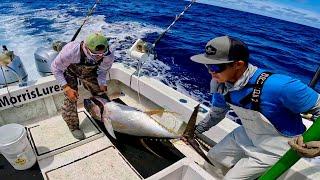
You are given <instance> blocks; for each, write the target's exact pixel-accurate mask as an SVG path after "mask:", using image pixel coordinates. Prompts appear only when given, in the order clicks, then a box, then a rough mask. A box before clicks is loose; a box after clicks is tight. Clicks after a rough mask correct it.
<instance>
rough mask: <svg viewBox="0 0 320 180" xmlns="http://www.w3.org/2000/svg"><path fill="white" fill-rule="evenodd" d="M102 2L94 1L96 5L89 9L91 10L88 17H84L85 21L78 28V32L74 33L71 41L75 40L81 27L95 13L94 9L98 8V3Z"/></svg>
mask: <svg viewBox="0 0 320 180" xmlns="http://www.w3.org/2000/svg"><path fill="white" fill-rule="evenodd" d="M99 2H100V0H96V2H95V3H94V5H93V6H92V8H91V9H89V12H88V14H87V16H86V18H85V19H84V21H83V22H82V24H81V26H80V27H79V28H78V30H77V31H76V33H75V34H74V35H73V37H72V39H71V41H74V40H75V39H76V38H77V36H78V34H79V33H80V31H81V29H82V26H83V25H84V24H85V23H86V22H87V20H88V19H89V17H90V16H91V15H92V14H93V12H94V10H95V9H96V7H97V4H98V3H99Z"/></svg>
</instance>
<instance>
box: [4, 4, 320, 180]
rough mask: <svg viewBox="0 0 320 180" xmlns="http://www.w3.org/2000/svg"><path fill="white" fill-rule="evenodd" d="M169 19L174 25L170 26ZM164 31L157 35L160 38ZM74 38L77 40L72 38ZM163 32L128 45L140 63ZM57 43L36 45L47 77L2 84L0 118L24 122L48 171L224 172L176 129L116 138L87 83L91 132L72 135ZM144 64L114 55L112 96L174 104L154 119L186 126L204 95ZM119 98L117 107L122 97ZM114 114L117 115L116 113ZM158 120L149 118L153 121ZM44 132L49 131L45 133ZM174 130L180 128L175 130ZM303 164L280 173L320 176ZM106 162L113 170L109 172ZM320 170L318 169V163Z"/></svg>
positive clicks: (173, 175) (133, 105) (56, 174)
mask: <svg viewBox="0 0 320 180" xmlns="http://www.w3.org/2000/svg"><path fill="white" fill-rule="evenodd" d="M192 2H194V1H192ZM190 6H191V4H190ZM190 6H189V7H190ZM185 10H187V8H186V9H185ZM183 12H184V11H183ZM181 14H183V13H181ZM177 19H178V18H176V19H175V21H176V20H177ZM175 21H174V22H175ZM174 22H173V23H172V25H173V24H174ZM81 27H82V26H81ZM170 27H171V25H170V26H169V27H168V29H167V30H169V28H170ZM167 30H166V31H167ZM79 31H80V30H79ZM166 31H165V32H166ZM165 32H164V33H165ZM164 33H163V34H161V35H160V38H161V37H162V36H163V35H164ZM74 37H76V36H74ZM72 39H73V40H74V38H72ZM158 40H160V39H157V40H156V41H155V42H154V43H153V44H150V43H146V42H144V41H142V40H137V41H136V43H134V45H133V46H132V48H131V49H130V50H129V54H130V55H131V56H132V57H135V58H137V59H139V63H142V64H143V62H144V61H146V60H150V59H154V58H155V57H156V54H154V49H155V45H156V44H157V42H158ZM61 45H63V44H61ZM59 49H61V48H60V47H59V48H56V49H52V48H39V49H38V50H37V51H36V52H35V54H34V55H35V60H36V64H37V68H38V71H39V73H40V74H41V76H47V77H43V78H39V79H38V80H37V81H36V82H32V83H29V84H28V86H26V87H17V86H10V87H8V89H1V90H0V110H1V112H0V123H1V125H4V124H8V123H20V124H23V125H25V126H26V127H27V133H28V137H29V140H30V142H31V144H32V148H33V150H34V151H35V154H36V157H37V162H38V164H39V168H40V170H41V173H42V175H43V178H44V179H59V178H60V179H76V178H83V179H84V178H87V179H103V178H114V179H179V178H181V179H184V178H190V177H191V178H192V179H220V178H223V174H222V173H221V171H220V169H218V168H217V167H213V166H211V165H210V164H208V163H206V162H205V160H204V159H203V158H202V157H201V156H199V155H198V153H197V152H196V151H195V150H194V149H193V148H191V147H190V146H188V145H187V144H185V143H184V142H183V141H180V140H177V139H175V140H167V139H165V140H166V141H164V139H163V138H162V137H165V138H167V137H166V136H171V135H172V134H169V135H168V134H166V135H164V134H161V135H157V136H155V137H154V136H153V138H150V137H152V136H151V135H147V136H146V137H145V138H146V139H144V142H141V145H142V146H141V147H140V146H139V143H137V144H138V145H137V144H134V147H131V145H132V144H130V143H129V142H128V141H133V142H136V139H135V138H133V137H131V136H125V135H123V134H116V135H115V136H116V137H117V140H114V139H113V138H111V137H110V136H109V135H108V133H107V132H109V134H111V136H114V134H112V133H110V131H109V130H110V129H108V126H106V127H105V126H104V125H103V124H101V122H99V121H96V120H94V118H92V117H91V116H90V114H91V115H92V113H90V112H87V111H86V110H85V109H84V108H83V107H82V106H84V104H82V103H81V101H82V100H83V99H84V98H89V97H90V95H89V93H88V92H87V91H84V89H83V88H80V94H81V98H82V99H80V100H79V101H78V102H80V104H79V107H80V108H78V112H79V113H78V114H79V117H80V122H81V129H84V133H85V136H86V139H84V140H77V139H75V138H73V137H72V135H71V133H70V132H69V131H68V128H67V126H66V124H65V123H64V121H63V120H62V117H61V115H60V111H61V108H60V107H61V105H62V100H63V98H64V97H63V93H62V92H63V91H62V88H61V87H60V85H58V83H57V82H56V81H55V79H54V77H53V76H50V74H51V70H50V68H49V67H50V65H51V63H52V61H53V60H54V58H55V57H56V55H57V54H58V51H59ZM12 62H13V61H12ZM17 62H18V61H17ZM17 67H19V65H18V66H17ZM140 70H141V66H138V69H135V68H131V67H128V66H126V65H124V64H122V63H115V64H114V65H113V67H112V69H111V70H110V72H109V73H108V75H107V76H108V79H109V84H108V95H109V97H110V98H111V99H113V100H115V101H117V102H121V103H123V106H121V107H123V108H124V107H127V108H128V107H129V106H130V108H129V109H131V110H132V109H139V110H143V112H148V111H152V110H154V109H161V110H163V111H168V112H174V113H172V114H170V113H165V114H159V115H154V116H152V121H155V122H154V123H156V124H158V125H159V127H161V128H162V130H164V132H165V133H168V132H169V133H173V134H175V135H176V134H182V132H183V131H185V129H186V126H187V124H188V123H189V122H188V120H189V119H191V117H194V107H195V106H196V105H198V104H199V102H197V101H195V100H193V99H191V98H189V97H187V96H185V95H183V94H182V93H179V92H178V91H175V90H174V89H172V88H170V87H168V86H166V85H164V84H163V83H161V82H159V81H158V80H155V79H153V78H149V77H145V76H143V75H141V74H140ZM16 74H17V73H16ZM48 75H49V76H48ZM15 76H16V75H15ZM15 81H16V80H15ZM20 81H21V80H20ZM6 84H7V83H6ZM115 106H116V107H119V106H120V105H115ZM208 111H209V109H208V107H206V106H204V105H201V106H200V108H199V113H197V114H196V116H195V117H197V121H198V122H199V121H200V120H202V119H203V118H204V117H205V116H207V115H208ZM140 115H141V114H140ZM141 117H142V116H141ZM116 118H119V116H118V117H116ZM116 118H115V119H113V122H117V121H118V120H120V119H116ZM121 120H123V119H121ZM124 120H126V119H124ZM139 120H141V121H142V122H139V125H140V124H144V123H145V124H144V126H146V125H150V124H151V122H150V119H148V118H146V117H144V116H143V118H142V119H139ZM143 121H147V122H143ZM154 123H153V124H152V125H153V126H156V124H154ZM115 124H116V123H115ZM118 125H119V124H118ZM126 125H129V124H128V122H126V121H122V122H121V124H120V125H119V126H118V127H117V128H118V129H117V128H114V129H116V130H117V131H118V132H121V130H123V131H122V133H126V134H130V133H127V132H129V131H128V129H126V128H125V127H124V126H126ZM237 126H238V125H237V124H235V123H234V122H232V121H230V120H229V119H224V120H223V121H222V122H221V123H220V124H219V125H218V126H216V127H214V128H212V129H211V130H210V131H208V132H206V133H205V134H204V135H203V136H202V137H201V139H198V141H200V142H201V141H205V142H203V143H202V145H204V146H206V147H204V148H203V150H205V149H207V148H208V147H209V146H214V144H216V143H218V142H219V141H220V140H221V139H222V138H223V137H224V136H225V135H226V134H228V133H229V132H231V131H232V130H233V129H234V128H235V127H237ZM109 127H110V126H109ZM115 127H116V125H115ZM130 127H131V128H134V129H132V130H133V131H134V133H136V134H131V135H141V136H143V133H144V132H145V131H146V130H145V129H143V128H141V129H139V128H138V127H137V126H130ZM140 131H141V132H140ZM150 131H151V132H150V133H151V134H152V133H156V132H154V131H158V130H155V129H151V130H150ZM139 133H141V134H139ZM44 134H45V136H43V135H44ZM118 137H119V138H118ZM173 137H175V136H172V137H170V138H173ZM161 138H162V139H161ZM153 141H155V142H156V143H154V142H153ZM128 147H130V148H128ZM159 147H160V148H159ZM158 148H159V149H158ZM126 149H130V150H129V151H128V150H126ZM141 149H146V151H143V150H142V151H141ZM149 153H151V154H149ZM25 161H28V159H22V158H19V161H18V162H19V163H20V164H22V165H24V164H23V163H24V162H25ZM137 161H138V162H137ZM156 162H158V163H156ZM305 168H307V169H308V168H313V165H312V164H311V163H310V162H308V161H306V160H305V159H302V160H300V161H299V162H298V163H297V164H296V165H295V166H293V167H292V168H291V169H290V170H289V171H287V172H286V173H285V174H284V175H283V176H282V177H281V178H284V179H286V178H299V179H300V178H303V179H314V178H316V177H317V176H319V174H318V173H310V172H309V171H306V170H305ZM106 169H107V170H108V173H105V170H106ZM317 172H319V171H318V169H317Z"/></svg>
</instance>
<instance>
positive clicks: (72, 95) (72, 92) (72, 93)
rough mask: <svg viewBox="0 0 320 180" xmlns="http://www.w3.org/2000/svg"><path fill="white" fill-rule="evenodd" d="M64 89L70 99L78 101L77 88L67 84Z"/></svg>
mask: <svg viewBox="0 0 320 180" xmlns="http://www.w3.org/2000/svg"><path fill="white" fill-rule="evenodd" d="M63 91H64V93H65V94H66V96H67V97H68V99H69V100H70V101H73V102H75V101H77V99H78V96H79V94H78V92H77V91H76V90H74V89H72V88H71V87H70V86H65V87H64V88H63Z"/></svg>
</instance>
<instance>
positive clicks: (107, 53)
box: [88, 48, 110, 57]
mask: <svg viewBox="0 0 320 180" xmlns="http://www.w3.org/2000/svg"><path fill="white" fill-rule="evenodd" d="M88 52H89V54H90V55H91V56H96V57H104V56H108V55H109V54H110V51H109V48H107V49H106V50H105V51H104V52H103V53H94V52H91V50H90V49H89V48H88Z"/></svg>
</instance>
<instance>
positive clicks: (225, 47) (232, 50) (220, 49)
mask: <svg viewBox="0 0 320 180" xmlns="http://www.w3.org/2000/svg"><path fill="white" fill-rule="evenodd" d="M190 59H191V60H192V61H194V62H197V63H201V64H225V63H231V62H234V61H239V60H242V61H248V60H249V49H248V47H247V45H246V44H245V43H243V42H242V41H240V40H238V39H235V38H232V37H229V36H221V37H217V38H214V39H212V40H210V41H209V42H208V43H207V45H206V49H205V53H204V54H198V55H194V56H192V57H191V58H190Z"/></svg>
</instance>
